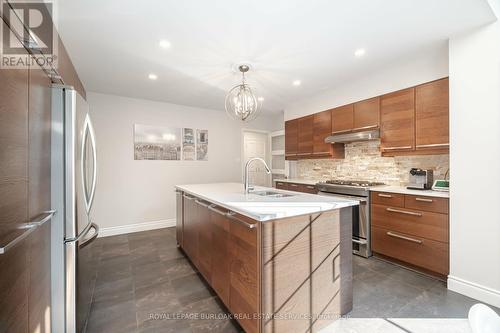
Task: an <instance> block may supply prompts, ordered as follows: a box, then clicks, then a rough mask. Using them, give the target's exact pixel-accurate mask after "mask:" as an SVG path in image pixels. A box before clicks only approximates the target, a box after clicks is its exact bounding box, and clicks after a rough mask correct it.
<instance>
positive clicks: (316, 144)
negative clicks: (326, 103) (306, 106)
mask: <svg viewBox="0 0 500 333" xmlns="http://www.w3.org/2000/svg"><path fill="white" fill-rule="evenodd" d="M331 118H332V114H331V112H330V111H329V110H328V111H323V112H319V113H316V114H314V115H310V116H306V117H302V118H298V119H294V120H289V121H286V122H285V158H286V159H287V160H296V159H306V158H329V157H330V158H344V157H345V153H344V145H343V144H341V143H340V144H333V145H332V144H330V143H325V138H326V137H327V136H329V135H330V134H331V132H332V129H331V128H332V120H331Z"/></svg>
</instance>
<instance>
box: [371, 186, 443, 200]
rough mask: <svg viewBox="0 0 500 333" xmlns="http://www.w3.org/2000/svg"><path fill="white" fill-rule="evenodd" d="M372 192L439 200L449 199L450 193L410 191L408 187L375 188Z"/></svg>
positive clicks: (372, 188)
mask: <svg viewBox="0 0 500 333" xmlns="http://www.w3.org/2000/svg"><path fill="white" fill-rule="evenodd" d="M370 191H373V192H390V193H400V194H412V195H420V196H426V197H437V198H449V197H450V193H449V192H440V191H433V190H409V189H407V188H406V186H389V185H384V186H374V187H371V188H370Z"/></svg>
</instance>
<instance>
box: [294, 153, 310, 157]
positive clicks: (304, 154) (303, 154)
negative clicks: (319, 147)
mask: <svg viewBox="0 0 500 333" xmlns="http://www.w3.org/2000/svg"><path fill="white" fill-rule="evenodd" d="M306 155H311V153H298V154H297V156H306Z"/></svg>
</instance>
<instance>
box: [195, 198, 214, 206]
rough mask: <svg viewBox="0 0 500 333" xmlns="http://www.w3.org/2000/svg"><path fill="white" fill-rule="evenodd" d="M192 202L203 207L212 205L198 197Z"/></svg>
mask: <svg viewBox="0 0 500 333" xmlns="http://www.w3.org/2000/svg"><path fill="white" fill-rule="evenodd" d="M194 202H196V203H197V204H198V205H200V206H203V207H205V208H208V207H209V206H210V205H212V204H206V203H204V202H202V201H200V200H198V199H196V200H195V201H194Z"/></svg>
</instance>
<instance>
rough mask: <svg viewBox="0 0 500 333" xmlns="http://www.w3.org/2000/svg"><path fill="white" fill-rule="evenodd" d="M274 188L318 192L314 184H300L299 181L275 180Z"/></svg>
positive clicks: (310, 192)
mask: <svg viewBox="0 0 500 333" xmlns="http://www.w3.org/2000/svg"><path fill="white" fill-rule="evenodd" d="M276 188H277V189H279V190H288V191H295V192H303V193H309V194H318V190H317V189H316V186H314V185H309V184H300V183H289V182H280V181H277V182H276Z"/></svg>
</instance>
